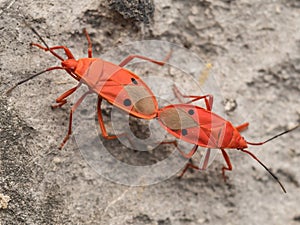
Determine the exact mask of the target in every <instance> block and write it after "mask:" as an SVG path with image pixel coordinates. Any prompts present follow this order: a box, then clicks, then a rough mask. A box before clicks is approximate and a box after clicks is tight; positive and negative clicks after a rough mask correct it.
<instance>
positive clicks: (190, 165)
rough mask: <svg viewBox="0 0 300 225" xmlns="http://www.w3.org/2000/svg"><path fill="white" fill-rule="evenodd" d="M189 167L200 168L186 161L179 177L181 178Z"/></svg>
mask: <svg viewBox="0 0 300 225" xmlns="http://www.w3.org/2000/svg"><path fill="white" fill-rule="evenodd" d="M189 168H192V169H195V170H200V169H199V167H198V166H195V165H194V164H193V163H187V164H186V165H185V167H184V169H183V170H182V172H181V173H180V175H179V178H181V177H182V176H183V175H184V174H185V172H186V171H187V170H188V169H189Z"/></svg>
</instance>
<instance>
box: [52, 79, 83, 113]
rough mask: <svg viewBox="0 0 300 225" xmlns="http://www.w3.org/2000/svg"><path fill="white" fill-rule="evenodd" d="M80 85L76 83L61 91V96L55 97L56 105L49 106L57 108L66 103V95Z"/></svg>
mask: <svg viewBox="0 0 300 225" xmlns="http://www.w3.org/2000/svg"><path fill="white" fill-rule="evenodd" d="M80 86H81V83H79V84H78V85H76V86H75V87H73V88H71V89H70V90H68V91H66V92H65V93H63V94H62V95H61V96H59V97H58V98H57V99H56V103H58V104H56V105H52V106H51V108H52V109H55V108H59V107H61V106H63V105H64V104H66V103H67V99H66V98H67V97H68V96H70V95H71V94H73V93H74V91H76V90H77V88H79V87H80Z"/></svg>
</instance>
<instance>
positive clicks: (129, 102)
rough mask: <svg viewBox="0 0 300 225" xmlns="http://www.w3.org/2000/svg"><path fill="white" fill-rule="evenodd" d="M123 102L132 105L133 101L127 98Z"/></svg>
mask: <svg viewBox="0 0 300 225" xmlns="http://www.w3.org/2000/svg"><path fill="white" fill-rule="evenodd" d="M123 104H124V105H125V106H130V105H131V101H130V99H128V98H127V99H125V100H124V102H123Z"/></svg>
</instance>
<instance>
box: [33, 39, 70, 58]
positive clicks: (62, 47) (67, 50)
mask: <svg viewBox="0 0 300 225" xmlns="http://www.w3.org/2000/svg"><path fill="white" fill-rule="evenodd" d="M30 45H31V46H36V47H38V48H40V49H42V50H44V51H46V52H47V51H50V52H51V54H52V55H54V56H55V57H56V58H59V59H60V60H61V61H64V59H63V58H62V57H61V56H59V55H58V54H57V53H55V52H54V51H53V50H57V49H63V50H64V51H65V54H66V56H67V57H68V59H75V58H74V56H73V54H72V53H71V51H70V49H68V48H67V47H66V46H54V47H51V48H46V47H44V46H42V45H40V44H37V43H30Z"/></svg>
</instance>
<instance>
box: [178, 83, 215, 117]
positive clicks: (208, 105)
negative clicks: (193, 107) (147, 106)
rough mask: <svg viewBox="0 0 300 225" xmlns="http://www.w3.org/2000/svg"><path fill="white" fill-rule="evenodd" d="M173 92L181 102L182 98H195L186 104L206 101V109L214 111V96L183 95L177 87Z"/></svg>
mask: <svg viewBox="0 0 300 225" xmlns="http://www.w3.org/2000/svg"><path fill="white" fill-rule="evenodd" d="M173 91H174V94H175V95H176V97H177V98H178V99H179V101H181V98H193V99H192V100H190V101H188V102H185V103H186V104H190V103H192V102H195V101H198V100H200V99H204V101H205V105H206V109H207V110H208V111H211V110H212V106H213V96H212V95H203V96H197V95H183V94H182V93H181V92H180V91H179V89H178V88H177V87H176V85H174V86H173ZM182 103H183V102H182Z"/></svg>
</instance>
